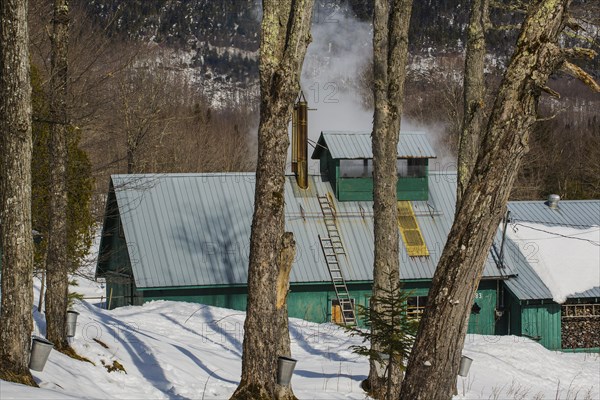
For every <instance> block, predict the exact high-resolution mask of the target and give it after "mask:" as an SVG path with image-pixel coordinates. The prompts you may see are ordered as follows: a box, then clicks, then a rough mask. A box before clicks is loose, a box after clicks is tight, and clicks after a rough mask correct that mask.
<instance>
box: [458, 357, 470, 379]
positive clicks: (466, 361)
mask: <svg viewBox="0 0 600 400" xmlns="http://www.w3.org/2000/svg"><path fill="white" fill-rule="evenodd" d="M472 362H473V359H472V358H469V357H467V356H462V357H461V358H460V367H458V374H459V375H460V376H467V375H468V374H469V369H471V363H472Z"/></svg>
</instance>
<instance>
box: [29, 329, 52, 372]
mask: <svg viewBox="0 0 600 400" xmlns="http://www.w3.org/2000/svg"><path fill="white" fill-rule="evenodd" d="M53 347H54V343H52V342H50V341H49V340H46V339H44V338H43V337H39V336H34V337H33V338H32V340H31V354H30V355H29V369H32V370H34V371H43V370H44V365H46V361H47V360H48V356H49V355H50V352H51V351H52V348H53Z"/></svg>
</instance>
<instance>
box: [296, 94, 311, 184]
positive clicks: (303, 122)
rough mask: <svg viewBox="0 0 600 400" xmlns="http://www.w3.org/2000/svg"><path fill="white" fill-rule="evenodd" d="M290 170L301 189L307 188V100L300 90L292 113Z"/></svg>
mask: <svg viewBox="0 0 600 400" xmlns="http://www.w3.org/2000/svg"><path fill="white" fill-rule="evenodd" d="M292 172H294V174H296V182H297V183H298V186H299V187H300V188H302V189H307V188H308V102H307V101H306V98H305V97H304V93H303V92H302V91H301V92H300V95H299V96H298V100H297V101H296V104H294V112H293V114H292Z"/></svg>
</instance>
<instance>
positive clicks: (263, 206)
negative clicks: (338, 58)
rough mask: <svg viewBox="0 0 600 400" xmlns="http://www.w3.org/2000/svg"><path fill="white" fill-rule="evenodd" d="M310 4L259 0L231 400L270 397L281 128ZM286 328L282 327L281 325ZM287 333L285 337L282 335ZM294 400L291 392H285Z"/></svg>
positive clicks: (276, 335)
mask: <svg viewBox="0 0 600 400" xmlns="http://www.w3.org/2000/svg"><path fill="white" fill-rule="evenodd" d="M313 4H314V0H294V1H292V0H264V1H263V19H262V24H261V32H262V36H261V45H260V60H259V62H260V65H259V73H260V94H261V103H260V123H259V128H258V162H257V167H256V191H255V195H254V215H253V217H252V230H251V236H250V261H249V266H248V305H247V309H246V312H247V315H246V321H245V323H244V343H243V356H242V377H241V381H240V385H239V386H238V388H237V390H236V391H235V393H234V394H233V396H232V398H234V399H273V398H276V397H277V388H276V374H277V356H278V355H279V354H277V353H278V350H279V344H280V340H281V338H280V336H281V335H282V332H280V331H281V329H280V328H279V327H278V325H279V324H277V320H278V309H277V307H276V305H277V304H276V303H277V277H278V275H279V269H280V266H279V265H278V264H279V262H278V261H279V256H280V253H281V250H282V243H283V242H282V236H283V234H284V193H283V191H284V183H285V162H286V156H287V148H288V145H289V140H288V134H287V125H288V121H289V118H290V116H291V112H292V107H293V102H294V99H295V97H296V96H297V94H298V91H299V81H300V72H301V69H302V63H303V61H304V56H305V54H306V49H307V47H308V44H309V42H310V24H311V17H312V9H313ZM286 327H287V324H286ZM285 334H286V335H289V333H288V332H287V329H286V332H285ZM285 396H287V397H291V396H293V394H291V391H289V392H288V393H286V394H285Z"/></svg>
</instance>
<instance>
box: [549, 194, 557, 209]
mask: <svg viewBox="0 0 600 400" xmlns="http://www.w3.org/2000/svg"><path fill="white" fill-rule="evenodd" d="M559 201H560V196H559V195H557V194H550V195H548V201H547V202H546V205H547V206H548V207H550V208H558V202H559Z"/></svg>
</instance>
